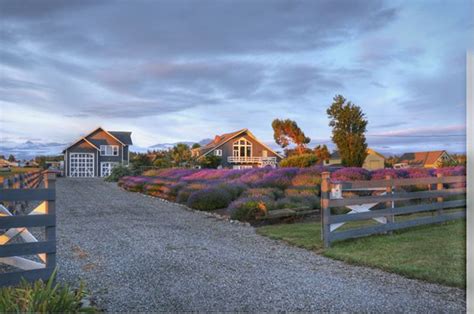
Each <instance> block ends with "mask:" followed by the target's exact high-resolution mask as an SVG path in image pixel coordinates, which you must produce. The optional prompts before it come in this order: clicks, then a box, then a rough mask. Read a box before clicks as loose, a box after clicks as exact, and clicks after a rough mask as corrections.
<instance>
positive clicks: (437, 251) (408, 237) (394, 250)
mask: <svg viewBox="0 0 474 314" xmlns="http://www.w3.org/2000/svg"><path fill="white" fill-rule="evenodd" d="M257 232H258V233H259V234H261V235H265V236H268V237H270V238H273V239H278V240H283V241H286V242H288V243H290V244H293V245H296V246H299V247H303V248H306V249H309V250H314V251H316V252H318V253H321V254H322V255H324V256H327V257H331V258H334V259H338V260H342V261H345V262H348V263H352V264H357V265H364V266H369V267H376V268H381V269H383V270H386V271H389V272H394V273H397V274H401V275H403V276H406V277H409V278H417V279H422V280H426V281H429V282H435V283H441V284H445V285H449V286H455V287H460V288H465V287H466V223H465V220H457V221H453V222H448V223H445V224H442V225H429V226H421V227H416V228H410V229H406V230H404V231H397V232H394V234H393V235H378V236H370V237H365V238H359V239H352V240H346V241H340V242H336V243H333V245H332V247H331V248H329V249H326V250H324V249H323V248H322V242H321V225H320V223H315V222H312V223H295V224H281V225H270V226H264V227H260V228H258V229H257Z"/></svg>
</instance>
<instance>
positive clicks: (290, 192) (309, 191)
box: [285, 186, 320, 196]
mask: <svg viewBox="0 0 474 314" xmlns="http://www.w3.org/2000/svg"><path fill="white" fill-rule="evenodd" d="M319 190H320V189H319V186H318V187H316V186H315V187H313V188H305V189H293V188H289V189H286V190H285V196H318V195H319Z"/></svg>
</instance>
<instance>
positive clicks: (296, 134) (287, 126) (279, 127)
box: [272, 119, 311, 154]
mask: <svg viewBox="0 0 474 314" xmlns="http://www.w3.org/2000/svg"><path fill="white" fill-rule="evenodd" d="M272 128H273V137H274V139H275V142H276V143H277V144H278V145H280V146H281V147H282V148H286V147H287V146H288V145H290V143H293V144H294V145H295V146H296V151H297V152H298V154H303V153H304V152H305V149H306V145H307V144H308V143H309V142H310V141H311V139H310V138H309V137H307V136H306V135H305V134H304V132H303V131H302V130H301V129H300V128H299V126H298V124H296V122H295V121H292V120H290V119H286V120H280V119H275V120H273V122H272Z"/></svg>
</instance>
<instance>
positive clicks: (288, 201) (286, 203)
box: [275, 195, 320, 209]
mask: <svg viewBox="0 0 474 314" xmlns="http://www.w3.org/2000/svg"><path fill="white" fill-rule="evenodd" d="M306 207H307V208H310V209H315V208H320V200H319V197H317V196H315V195H312V196H305V195H293V196H288V197H285V198H282V199H279V200H278V201H276V203H275V208H306Z"/></svg>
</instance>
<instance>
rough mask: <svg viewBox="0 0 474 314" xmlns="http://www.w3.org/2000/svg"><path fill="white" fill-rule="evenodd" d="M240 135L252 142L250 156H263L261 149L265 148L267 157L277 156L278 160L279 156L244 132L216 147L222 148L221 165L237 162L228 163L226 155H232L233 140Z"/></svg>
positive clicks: (237, 138)
mask: <svg viewBox="0 0 474 314" xmlns="http://www.w3.org/2000/svg"><path fill="white" fill-rule="evenodd" d="M242 137H243V138H245V139H246V140H247V141H249V142H250V143H252V156H253V157H263V151H264V150H266V151H267V156H268V157H277V161H280V158H279V157H278V156H277V155H276V154H275V153H273V152H272V151H270V150H268V149H267V148H266V147H265V146H263V145H262V144H260V143H259V142H258V141H255V140H254V139H253V138H251V137H250V136H248V135H247V134H245V133H244V134H241V135H239V136H237V137H235V138H233V139H231V140H230V141H228V142H227V143H225V144H224V145H222V146H220V147H218V148H217V149H222V166H223V167H232V165H237V164H232V163H228V162H227V157H229V156H232V149H233V145H234V142H235V141H237V140H239V139H241V138H242ZM209 154H214V151H212V152H210V153H209ZM249 165H251V164H249ZM253 166H255V167H256V166H257V164H254V165H253Z"/></svg>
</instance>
